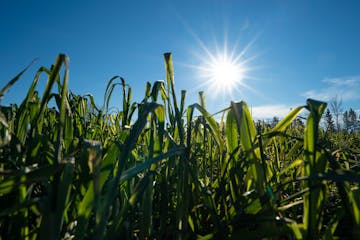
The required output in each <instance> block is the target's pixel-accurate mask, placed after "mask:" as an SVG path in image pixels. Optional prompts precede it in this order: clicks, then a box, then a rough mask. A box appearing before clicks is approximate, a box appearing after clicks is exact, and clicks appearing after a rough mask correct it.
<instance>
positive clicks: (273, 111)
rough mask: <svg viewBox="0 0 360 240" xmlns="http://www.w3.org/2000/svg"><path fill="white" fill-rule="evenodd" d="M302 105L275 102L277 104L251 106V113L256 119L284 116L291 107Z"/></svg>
mask: <svg viewBox="0 0 360 240" xmlns="http://www.w3.org/2000/svg"><path fill="white" fill-rule="evenodd" d="M298 106H300V105H286V104H275V105H261V106H256V107H252V108H251V113H252V116H253V118H255V119H270V118H273V117H275V116H276V117H279V118H283V117H285V116H286V115H287V114H288V113H289V112H290V111H291V109H294V108H295V107H298Z"/></svg>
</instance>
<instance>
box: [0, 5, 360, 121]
mask: <svg viewBox="0 0 360 240" xmlns="http://www.w3.org/2000/svg"><path fill="white" fill-rule="evenodd" d="M359 13H360V2H359V1H270V0H266V1H265V0H264V1H235V0H234V1H225V0H223V1H215V0H206V1H205V0H197V1H171V0H170V1H155V0H154V1H115V0H114V1H111V0H109V1H101V2H100V1H92V0H89V1H70V0H64V1H37V0H34V1H28V0H18V1H12V0H1V2H0V20H1V21H0V32H1V37H0V87H2V86H4V85H5V84H6V83H7V82H8V81H9V80H10V79H11V78H12V77H14V76H15V75H16V74H17V73H19V72H20V71H21V70H22V69H23V68H24V67H25V66H26V65H27V64H28V63H30V62H31V61H32V60H33V59H34V58H36V57H39V58H40V59H39V60H38V61H37V63H36V64H35V65H34V66H32V67H31V68H30V70H29V71H28V72H27V73H26V74H25V75H24V77H23V78H22V79H21V80H20V81H19V82H17V83H16V85H15V86H13V87H12V88H11V89H10V91H9V92H8V93H7V94H6V95H5V97H4V99H3V101H2V104H4V105H6V104H9V103H12V102H17V103H18V102H20V101H21V100H22V98H23V97H24V96H25V94H26V90H27V88H28V87H29V85H30V83H31V81H32V77H33V75H34V73H35V71H36V70H37V69H38V67H40V66H47V67H49V66H50V65H51V64H52V63H53V62H54V60H55V58H56V55H57V54H58V53H66V54H67V55H68V56H69V57H70V89H71V91H72V92H74V93H79V94H86V93H88V92H90V93H92V94H93V95H94V96H95V98H96V100H97V103H98V105H102V100H103V94H104V91H105V87H106V84H107V82H108V80H109V79H110V78H111V77H112V76H114V75H121V76H123V77H124V78H125V79H126V81H127V82H128V83H129V84H130V85H131V86H132V88H133V91H134V98H135V100H137V101H139V100H141V99H142V97H143V94H144V89H145V88H144V86H145V83H146V81H150V82H154V81H156V80H159V79H164V78H165V72H164V64H163V56H162V54H163V53H164V52H172V53H173V59H174V66H175V81H176V86H177V90H178V91H179V92H180V90H181V89H186V90H188V98H187V104H188V105H189V104H192V103H194V102H196V101H197V91H199V90H204V91H205V94H206V95H207V104H208V109H209V111H210V112H216V111H218V110H221V109H223V108H225V107H227V106H228V104H229V102H230V100H234V101H240V100H245V101H247V102H248V104H249V105H251V106H252V109H253V112H254V115H256V116H259V117H266V116H267V117H271V116H274V115H279V116H281V115H283V114H284V113H285V112H286V111H288V110H289V109H290V108H291V107H293V106H297V105H301V104H304V103H305V100H306V98H307V97H313V98H317V99H320V100H321V99H323V100H329V98H330V97H331V96H335V95H338V97H341V98H342V99H343V106H344V108H347V107H353V108H355V109H360V104H359V103H360V94H359V93H360V14H359ZM224 42H226V43H227V46H228V50H229V51H230V50H232V49H233V53H234V54H235V55H238V54H240V52H241V51H242V50H243V49H244V48H245V47H246V46H248V45H249V44H250V43H251V44H250V45H251V46H250V47H249V49H248V50H247V51H246V52H245V54H244V55H243V56H242V58H243V59H251V61H249V62H248V63H247V67H248V68H250V69H251V70H250V71H249V72H248V74H247V75H248V77H247V78H244V79H243V80H242V81H243V82H242V83H243V84H241V85H239V86H237V88H238V89H240V91H233V92H232V93H231V94H218V95H215V94H214V92H213V89H210V88H208V86H206V84H205V85H204V84H202V83H204V81H205V79H203V78H201V77H200V76H199V75H200V74H199V70H197V68H194V66H202V65H204V62H203V61H204V59H207V58H208V55H207V54H206V51H205V48H206V49H207V50H208V51H210V52H211V53H213V54H215V52H216V46H217V47H218V51H220V52H221V49H222V46H223V45H224ZM204 47H205V48H204ZM199 56H200V57H199ZM44 80H45V79H44ZM44 80H43V84H42V85H44V84H45V83H44V82H45V81H44ZM200 85H201V87H199V86H200ZM245 85H246V86H247V87H245ZM40 89H41V88H40ZM118 93H120V91H119V92H118ZM117 99H118V100H119V101H120V97H118V96H114V100H113V104H117V103H116V101H117ZM118 107H119V108H120V107H121V104H120V102H118Z"/></svg>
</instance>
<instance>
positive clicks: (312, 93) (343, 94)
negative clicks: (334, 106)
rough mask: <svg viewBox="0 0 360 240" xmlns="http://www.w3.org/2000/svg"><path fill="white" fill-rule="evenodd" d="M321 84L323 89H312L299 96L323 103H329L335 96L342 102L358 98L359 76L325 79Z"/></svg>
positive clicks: (359, 88)
mask: <svg viewBox="0 0 360 240" xmlns="http://www.w3.org/2000/svg"><path fill="white" fill-rule="evenodd" d="M322 82H323V83H325V85H326V86H325V87H323V88H321V89H318V90H315V89H312V90H309V91H306V92H304V93H302V94H301V95H302V96H304V97H307V98H314V99H318V100H323V101H329V100H331V99H333V98H334V97H336V96H338V97H340V98H341V99H342V100H344V101H347V100H355V99H359V98H360V94H359V92H360V76H352V77H338V78H325V79H323V80H322Z"/></svg>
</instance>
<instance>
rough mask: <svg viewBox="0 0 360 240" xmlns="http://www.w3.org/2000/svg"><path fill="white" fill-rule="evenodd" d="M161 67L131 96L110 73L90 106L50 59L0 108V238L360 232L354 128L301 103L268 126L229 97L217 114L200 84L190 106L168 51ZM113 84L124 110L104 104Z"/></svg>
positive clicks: (318, 106)
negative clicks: (15, 99)
mask: <svg viewBox="0 0 360 240" xmlns="http://www.w3.org/2000/svg"><path fill="white" fill-rule="evenodd" d="M25 70H26V69H25ZM165 70H166V81H165V82H163V81H157V82H155V83H154V84H153V85H152V84H151V83H147V84H146V86H145V96H144V99H143V100H142V101H141V102H139V103H135V102H132V90H131V87H130V86H129V85H127V84H126V83H125V80H124V79H122V78H120V77H114V78H112V79H111V80H110V81H109V83H108V85H107V88H106V93H105V98H104V106H103V107H102V108H99V107H97V106H96V105H95V102H94V99H93V97H92V96H91V95H86V96H80V95H76V94H73V93H69V91H68V89H67V85H68V59H67V57H66V56H65V55H59V56H58V57H57V59H56V61H55V64H54V65H53V66H52V67H51V68H50V69H48V68H45V67H42V68H40V69H39V70H38V71H37V73H36V74H35V77H34V80H33V83H32V85H31V86H30V88H29V90H28V93H27V96H26V97H25V99H24V100H23V102H22V103H21V105H20V106H17V105H11V106H10V107H4V106H1V109H0V110H1V112H0V153H1V154H0V201H1V206H2V208H1V211H0V236H1V238H4V239H73V238H75V239H118V238H125V239H197V238H199V239H218V238H220V237H221V238H225V239H239V238H242V239H265V238H271V239H320V238H321V239H333V238H335V237H336V236H337V237H348V238H354V239H356V238H357V239H358V238H360V231H359V229H360V190H359V182H360V175H359V171H360V170H359V154H360V150H359V146H360V144H359V139H360V137H359V133H358V132H353V133H345V132H324V131H323V130H322V129H321V128H319V123H320V119H321V117H322V114H323V112H324V110H325V108H326V103H324V102H319V101H315V100H312V99H308V100H307V102H306V105H304V106H300V107H297V108H295V109H293V110H292V111H291V112H290V113H289V114H288V115H287V116H286V117H285V118H284V119H282V120H279V121H277V122H276V123H275V124H274V126H270V125H266V124H264V123H262V122H257V123H256V124H255V123H254V121H253V119H252V117H251V115H250V111H249V107H248V105H247V104H246V103H245V102H243V101H241V102H231V104H230V106H229V107H228V108H226V109H224V110H222V111H220V112H221V113H222V114H223V117H222V119H221V121H220V122H216V121H215V118H214V117H213V116H212V115H211V114H210V113H208V111H207V110H206V101H205V95H204V93H202V92H201V93H200V94H199V97H200V103H199V104H198V103H194V104H192V105H189V106H187V107H186V104H185V98H186V92H185V91H182V92H181V96H180V98H178V97H177V95H176V91H175V81H174V71H173V64H172V56H171V54H170V53H166V54H165ZM21 74H22V73H20V74H19V75H18V76H16V77H15V78H14V79H12V80H11V81H10V82H9V84H7V85H6V86H5V87H4V88H3V90H2V91H1V94H0V96H4V95H5V92H6V90H7V89H8V88H9V87H11V85H12V84H14V83H15V82H16V81H18V79H19V78H20V76H21ZM43 74H45V75H47V76H48V80H47V83H46V87H45V91H44V93H43V94H42V95H41V97H40V95H39V94H38V92H37V91H36V87H37V85H38V80H39V78H40V75H43ZM115 87H120V88H121V96H122V110H121V111H119V112H109V111H108V104H109V100H110V98H111V96H112V94H113V92H114V89H115ZM52 100H55V101H54V102H55V106H54V107H51V101H52ZM303 109H306V110H307V112H308V117H307V119H306V122H305V125H304V124H302V122H301V121H300V120H298V116H299V113H300V112H301V110H303ZM340 134H343V135H340ZM349 136H351V137H349ZM351 138H352V139H353V140H352V141H354V142H353V143H352V144H353V145H351V146H354V147H353V148H351V149H349V148H345V147H344V146H342V145H341V144H340V142H341V141H343V139H347V140H349V141H350V139H351ZM356 141H358V142H356ZM342 223H346V224H345V225H344V224H342Z"/></svg>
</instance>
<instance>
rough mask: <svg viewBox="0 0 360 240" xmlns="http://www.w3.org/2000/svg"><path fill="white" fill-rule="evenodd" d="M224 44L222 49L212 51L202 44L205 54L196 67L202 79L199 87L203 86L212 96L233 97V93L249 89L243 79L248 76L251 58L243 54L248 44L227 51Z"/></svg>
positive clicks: (246, 78)
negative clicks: (237, 49) (238, 49)
mask: <svg viewBox="0 0 360 240" xmlns="http://www.w3.org/2000/svg"><path fill="white" fill-rule="evenodd" d="M226 46H227V44H224V48H223V49H219V48H216V49H217V50H216V51H215V53H213V52H211V51H210V50H209V49H208V48H207V47H205V45H202V48H203V49H204V50H205V53H206V54H205V55H202V56H201V57H200V59H201V64H199V65H198V66H197V67H196V68H197V69H198V73H199V77H200V79H201V81H202V83H201V84H200V86H199V87H200V88H202V87H205V88H206V89H207V90H208V92H210V96H213V97H217V96H219V95H222V96H230V97H234V96H233V95H234V94H235V93H242V92H243V90H244V89H245V88H246V89H249V87H248V86H247V84H246V83H245V81H246V80H248V79H249V77H250V76H249V71H250V70H251V69H250V67H249V65H248V64H249V62H250V60H252V59H251V58H245V57H244V55H245V53H246V51H247V50H248V48H249V46H250V45H248V46H246V47H245V48H244V49H242V51H240V52H237V51H236V49H235V48H234V50H232V51H230V52H229V51H228V49H227V47H226Z"/></svg>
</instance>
